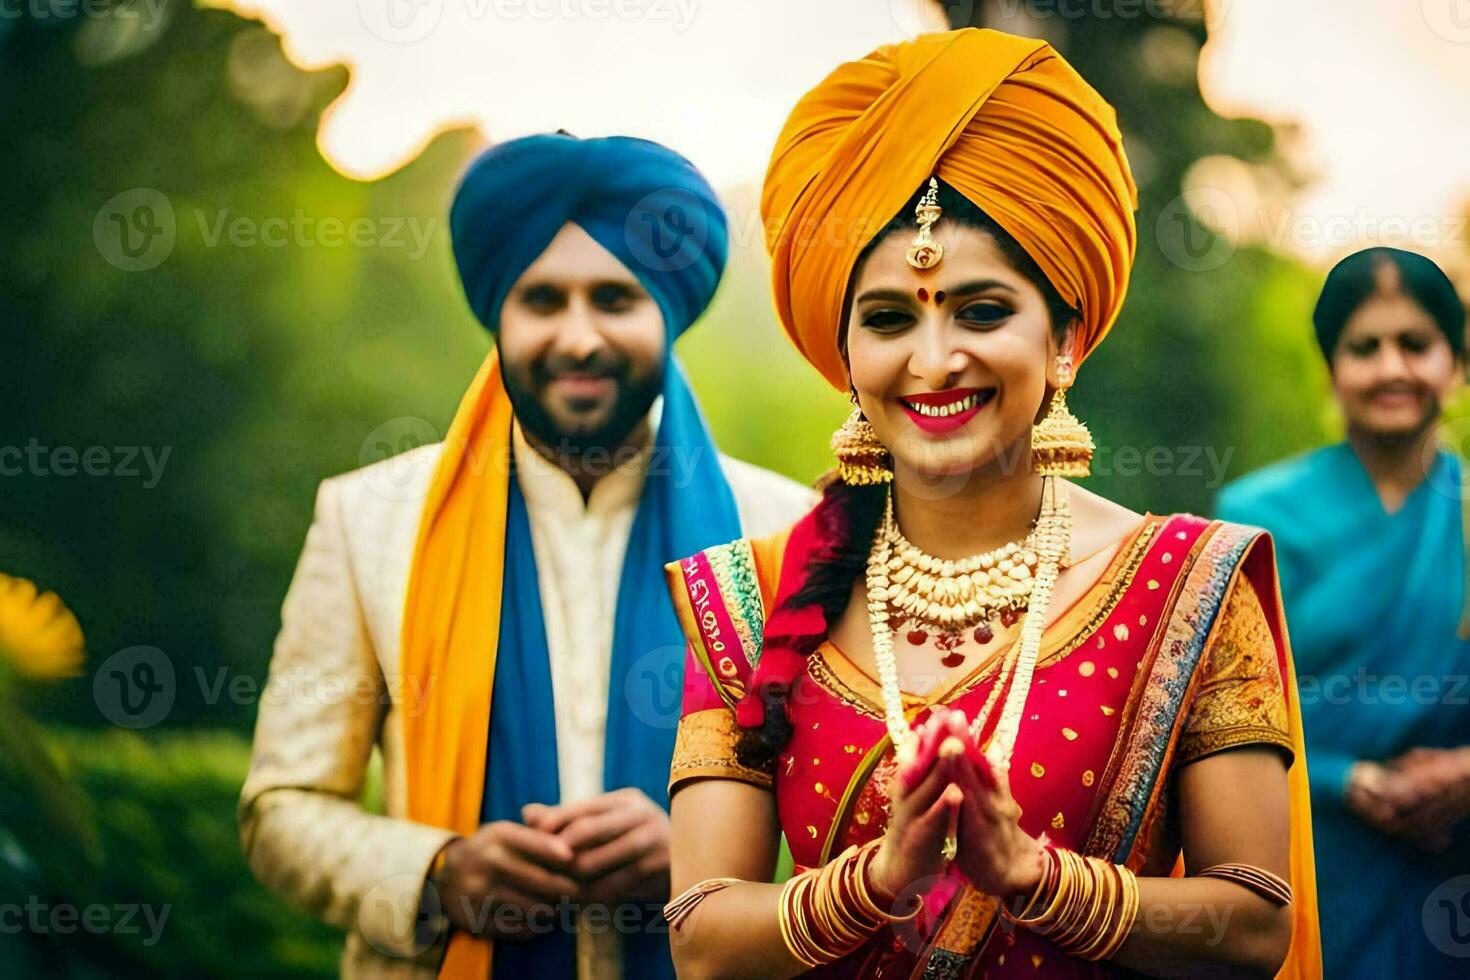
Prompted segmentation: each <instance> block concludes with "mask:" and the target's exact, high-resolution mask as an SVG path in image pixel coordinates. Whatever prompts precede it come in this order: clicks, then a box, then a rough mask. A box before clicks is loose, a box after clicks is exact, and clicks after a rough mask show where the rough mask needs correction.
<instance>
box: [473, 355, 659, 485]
mask: <svg viewBox="0 0 1470 980" xmlns="http://www.w3.org/2000/svg"><path fill="white" fill-rule="evenodd" d="M501 363H502V365H503V368H504V370H503V372H502V377H503V379H504V382H505V390H506V393H507V394H508V395H510V403H511V407H512V408H513V409H514V410H515V416H516V421H517V422H519V423H520V426H521V429H522V430H523V431H524V432H525V433H526V435H527V436H528V437H529V438H530V439H531V440H532V441H533V442H535V443H537V444H538V445H539V447H540V448H541V449H542V450H543V451H545V452H550V453H551V454H553V455H554V456H555V457H556V458H557V460H558V461H561V462H562V463H568V462H575V461H577V460H578V459H580V458H581V457H584V456H587V455H589V454H592V455H594V456H597V457H600V458H602V459H604V460H609V461H610V462H611V463H612V464H613V465H616V464H617V463H618V462H619V460H616V459H611V457H612V456H613V455H615V454H616V451H617V449H618V448H619V447H620V446H622V445H623V444H624V443H625V442H626V441H627V439H628V437H629V436H630V435H631V434H632V433H633V430H634V429H635V428H636V427H637V425H638V423H639V422H641V421H643V419H644V417H645V416H646V415H647V414H648V410H649V409H650V408H652V407H653V402H654V399H656V398H657V397H658V395H659V392H660V391H661V390H662V388H663V371H662V369H661V368H659V369H655V370H654V371H653V372H652V374H651V375H649V376H647V377H643V378H634V377H633V375H632V370H631V365H630V362H629V361H628V359H627V358H625V357H615V358H614V357H606V356H602V357H594V358H588V359H586V360H584V361H579V362H571V361H558V362H551V361H549V360H548V359H546V358H538V359H537V360H535V361H533V362H531V364H529V365H527V366H525V367H512V366H511V365H508V364H505V362H504V361H502V362H501ZM567 371H578V372H586V373H591V374H599V375H602V376H603V377H607V378H611V379H612V380H613V381H614V382H615V383H616V385H617V395H616V396H615V397H614V400H613V406H612V411H611V412H610V413H609V414H608V416H607V419H606V420H605V421H604V422H603V423H602V424H601V425H598V426H595V427H591V428H587V427H581V426H578V427H576V428H572V429H568V428H566V427H564V426H562V425H561V424H560V423H558V422H557V420H556V419H555V418H554V417H553V416H552V414H551V413H550V412H548V411H547V410H546V408H545V406H544V405H543V404H542V403H541V398H540V393H541V392H544V391H545V390H546V389H547V387H548V386H549V385H550V384H551V382H552V381H553V380H554V379H555V377H556V376H557V375H558V374H560V373H562V372H567ZM528 375H529V377H528Z"/></svg>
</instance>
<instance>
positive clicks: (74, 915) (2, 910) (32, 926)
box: [0, 895, 173, 946]
mask: <svg viewBox="0 0 1470 980" xmlns="http://www.w3.org/2000/svg"><path fill="white" fill-rule="evenodd" d="M172 909H173V906H172V905H149V904H146V903H141V904H140V903H135V902H119V903H118V904H116V905H105V904H103V903H101V902H93V903H92V904H90V905H80V906H78V905H72V904H69V903H66V902H48V901H46V900H45V899H43V898H40V897H39V896H36V895H31V896H29V897H27V898H26V900H25V901H24V902H3V903H0V934H4V935H7V936H14V935H18V934H19V933H22V932H26V933H30V934H31V935H37V936H40V935H57V936H69V935H73V934H74V933H77V932H85V933H92V934H94V935H103V934H111V935H118V936H136V935H138V934H140V933H141V932H142V931H143V927H144V926H146V927H147V930H148V931H147V934H146V935H144V937H143V940H142V942H143V945H144V946H155V945H157V944H158V940H159V937H160V936H162V935H163V927H164V925H165V924H166V923H167V922H168V915H169V912H170V911H172Z"/></svg>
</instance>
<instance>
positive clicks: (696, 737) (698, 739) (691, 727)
mask: <svg viewBox="0 0 1470 980" xmlns="http://www.w3.org/2000/svg"><path fill="white" fill-rule="evenodd" d="M739 738H740V728H739V726H738V725H736V724H735V713H734V712H733V711H731V710H730V709H728V708H709V709H706V710H704V711H695V712H691V713H690V714H687V715H685V716H684V717H683V718H681V719H680V720H679V731H678V734H677V735H676V736H675V738H674V759H673V764H672V765H671V766H670V769H669V792H670V793H673V791H674V790H675V788H677V787H678V786H679V785H681V784H682V783H684V782H686V781H688V780H690V779H702V778H713V779H734V780H738V781H739V782H742V783H750V784H751V785H753V786H759V787H761V788H762V789H769V788H770V787H771V784H772V783H773V782H774V780H775V774H774V772H767V771H762V770H759V769H751V768H749V767H747V766H743V765H741V764H740V762H739V760H738V759H736V758H735V743H736V742H737V741H739Z"/></svg>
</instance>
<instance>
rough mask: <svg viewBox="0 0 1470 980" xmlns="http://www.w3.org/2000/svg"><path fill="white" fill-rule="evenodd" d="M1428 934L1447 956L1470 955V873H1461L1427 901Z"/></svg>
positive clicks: (1425, 925) (1425, 922) (1437, 889)
mask: <svg viewBox="0 0 1470 980" xmlns="http://www.w3.org/2000/svg"><path fill="white" fill-rule="evenodd" d="M1423 925H1424V935H1425V936H1427V937H1428V938H1429V941H1430V942H1431V943H1433V944H1434V948H1435V949H1437V950H1439V951H1440V952H1441V953H1444V954H1445V955H1446V956H1453V957H1456V958H1457V959H1466V958H1470V875H1459V876H1457V877H1454V878H1451V879H1449V880H1448V881H1442V882H1440V884H1439V886H1438V887H1437V888H1435V889H1434V890H1433V891H1432V892H1430V893H1429V897H1428V898H1426V899H1425V900H1424V911H1423Z"/></svg>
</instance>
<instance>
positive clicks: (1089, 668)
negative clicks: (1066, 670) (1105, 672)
mask: <svg viewBox="0 0 1470 980" xmlns="http://www.w3.org/2000/svg"><path fill="white" fill-rule="evenodd" d="M1096 672H1097V664H1095V663H1093V662H1092V661H1091V660H1084V661H1082V662H1081V663H1080V664H1078V665H1077V673H1079V674H1081V675H1082V676H1083V677H1091V676H1092V675H1093V674H1094V673H1096Z"/></svg>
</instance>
